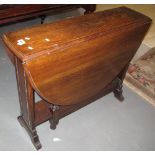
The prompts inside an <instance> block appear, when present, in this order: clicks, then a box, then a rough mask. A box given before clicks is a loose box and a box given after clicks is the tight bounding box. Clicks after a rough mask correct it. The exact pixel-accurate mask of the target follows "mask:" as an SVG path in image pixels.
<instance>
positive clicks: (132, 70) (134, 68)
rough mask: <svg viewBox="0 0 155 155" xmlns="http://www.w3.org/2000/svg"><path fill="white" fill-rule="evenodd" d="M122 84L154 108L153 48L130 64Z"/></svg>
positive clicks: (154, 52) (154, 76) (154, 53)
mask: <svg viewBox="0 0 155 155" xmlns="http://www.w3.org/2000/svg"><path fill="white" fill-rule="evenodd" d="M124 83H125V84H126V85H127V86H128V87H129V88H131V89H132V90H133V91H134V92H136V93H137V94H139V95H140V96H141V97H143V98H144V99H145V100H147V101H148V102H149V103H151V104H153V105H154V106H155V48H152V49H150V50H149V51H148V52H147V53H145V54H144V55H143V56H141V57H140V58H139V59H138V60H136V61H134V62H132V63H131V64H130V66H129V68H128V71H127V74H126V77H125V80H124Z"/></svg>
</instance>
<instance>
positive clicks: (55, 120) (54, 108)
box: [49, 105, 59, 130]
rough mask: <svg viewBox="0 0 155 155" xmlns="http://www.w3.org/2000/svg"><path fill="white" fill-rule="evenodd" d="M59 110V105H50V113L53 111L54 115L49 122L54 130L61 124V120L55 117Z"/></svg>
mask: <svg viewBox="0 0 155 155" xmlns="http://www.w3.org/2000/svg"><path fill="white" fill-rule="evenodd" d="M57 110H59V106H58V105H50V111H51V114H52V118H51V119H49V122H50V128H51V129H52V130H55V129H56V126H57V125H58V123H59V119H58V118H56V115H55V113H56V111H57Z"/></svg>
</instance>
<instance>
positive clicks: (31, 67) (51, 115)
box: [3, 7, 151, 149]
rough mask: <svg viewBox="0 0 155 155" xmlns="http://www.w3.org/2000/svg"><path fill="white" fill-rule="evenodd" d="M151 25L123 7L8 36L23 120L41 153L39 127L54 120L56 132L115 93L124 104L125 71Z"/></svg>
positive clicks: (7, 45)
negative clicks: (70, 118) (68, 118)
mask: <svg viewBox="0 0 155 155" xmlns="http://www.w3.org/2000/svg"><path fill="white" fill-rule="evenodd" d="M150 24H151V19H150V18H148V17H146V16H144V15H142V14H140V13H138V12H135V11H133V10H130V9H128V8H126V7H120V8H116V9H111V10H107V11H103V12H98V13H92V14H88V15H85V16H79V17H75V18H72V19H67V20H62V21H58V22H55V23H51V24H45V25H40V26H34V27H32V28H27V29H23V30H20V31H17V32H10V33H8V34H5V35H3V40H4V42H5V44H6V47H7V48H8V50H7V52H8V55H9V57H10V59H11V61H12V62H13V64H14V65H15V68H16V77H17V82H18V91H19V101H20V107H21V113H20V116H19V117H18V120H19V122H20V123H21V125H22V126H23V127H24V128H25V129H26V130H27V132H28V134H29V135H30V137H31V140H32V142H33V144H34V146H35V147H36V148H37V149H39V148H41V144H40V141H39V138H38V135H37V132H36V126H37V125H39V124H41V123H43V122H45V121H48V120H49V122H50V127H51V129H55V128H56V125H57V124H58V121H59V119H61V118H62V117H64V116H66V115H68V114H70V113H72V112H73V111H75V110H77V109H79V108H81V107H83V106H85V105H87V104H89V103H91V102H92V101H95V100H96V99H98V98H100V97H102V96H104V95H105V94H107V93H110V92H113V93H114V95H115V96H116V97H117V98H118V99H119V100H121V101H122V100H123V96H122V82H123V79H124V76H125V73H126V70H127V68H128V65H129V62H130V60H131V59H132V57H133V56H134V54H135V52H136V50H137V49H138V47H139V46H140V44H141V42H142V40H143V38H144V35H145V34H146V32H147V30H148V28H149V26H150ZM34 92H37V93H38V94H39V95H40V97H41V98H42V100H41V101H39V102H37V103H35V99H34Z"/></svg>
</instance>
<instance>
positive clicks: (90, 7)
mask: <svg viewBox="0 0 155 155" xmlns="http://www.w3.org/2000/svg"><path fill="white" fill-rule="evenodd" d="M84 9H85V12H84V14H85V15H86V14H88V13H92V12H94V11H95V9H96V5H95V4H89V5H86V6H85V7H84Z"/></svg>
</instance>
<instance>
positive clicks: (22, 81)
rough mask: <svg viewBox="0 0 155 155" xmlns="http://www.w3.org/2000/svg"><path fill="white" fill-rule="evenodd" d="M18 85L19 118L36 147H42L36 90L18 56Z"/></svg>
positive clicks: (16, 64)
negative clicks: (36, 116)
mask: <svg viewBox="0 0 155 155" xmlns="http://www.w3.org/2000/svg"><path fill="white" fill-rule="evenodd" d="M15 67H16V77H17V86H18V94H19V102H20V110H21V113H20V116H19V117H18V118H17V119H18V121H19V123H20V124H21V126H22V127H24V128H25V129H26V131H27V133H28V134H29V136H30V138H31V141H32V143H33V145H34V146H35V148H36V149H37V150H38V149H40V148H41V143H40V141H39V137H38V135H37V132H36V128H35V101H34V90H33V88H32V86H31V84H30V82H29V81H28V78H27V76H26V73H25V71H24V69H23V66H22V64H21V62H20V60H19V59H18V58H16V59H15Z"/></svg>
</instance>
